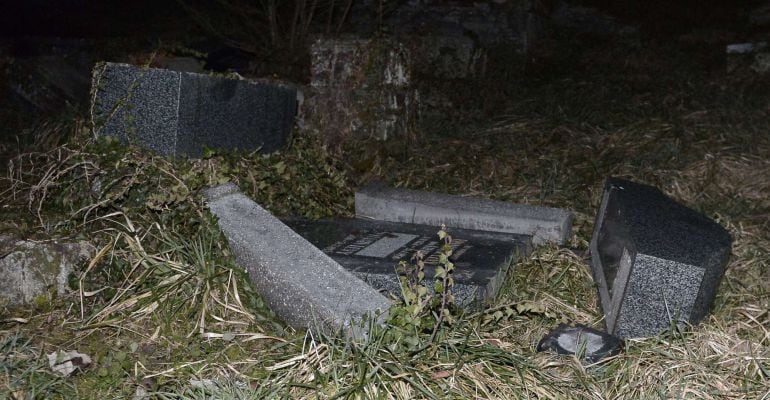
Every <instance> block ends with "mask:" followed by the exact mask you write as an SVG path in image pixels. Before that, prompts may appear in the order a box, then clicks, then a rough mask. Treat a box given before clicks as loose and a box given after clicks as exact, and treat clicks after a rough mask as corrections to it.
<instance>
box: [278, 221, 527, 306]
mask: <svg viewBox="0 0 770 400" xmlns="http://www.w3.org/2000/svg"><path fill="white" fill-rule="evenodd" d="M283 221H284V222H285V223H286V224H287V225H288V226H290V227H291V228H292V229H294V230H295V231H296V232H298V233H299V234H300V235H302V236H303V237H305V238H306V239H307V240H308V241H310V242H311V243H313V244H314V245H315V246H317V247H318V248H320V249H323V251H324V252H325V253H326V254H327V255H329V256H330V257H331V258H332V259H334V260H335V261H337V262H338V263H340V264H341V265H342V266H343V267H345V268H347V269H348V270H349V271H351V272H353V273H354V274H356V276H358V277H359V278H361V279H363V280H364V281H366V282H367V283H369V284H370V285H372V286H373V287H374V288H376V289H378V290H380V291H382V292H387V293H389V294H391V295H393V296H395V297H397V298H400V297H401V287H400V283H399V278H398V274H397V273H396V266H398V264H399V261H402V260H403V261H407V262H411V261H412V256H413V255H414V254H415V253H416V252H417V251H418V250H419V251H421V252H422V253H423V255H424V260H425V264H426V266H425V277H426V280H425V283H426V286H427V287H429V288H430V289H432V285H433V276H434V271H435V267H436V266H437V265H438V255H439V254H440V252H439V248H440V243H439V238H438V235H437V233H438V230H439V228H437V227H435V226H429V225H417V224H404V223H393V222H383V221H372V220H364V219H349V218H348V219H342V218H336V219H331V220H319V221H312V220H307V219H299V218H288V219H284V220H283ZM448 233H449V234H450V235H451V236H452V251H453V254H452V256H451V257H450V260H451V261H452V262H453V263H454V264H455V272H454V290H453V293H454V295H455V301H456V303H457V304H459V305H462V306H469V307H470V306H476V305H479V304H481V303H480V302H481V301H483V300H487V299H491V298H493V297H494V295H495V294H496V293H497V289H498V288H499V286H500V284H501V283H502V282H503V280H504V278H505V275H506V273H507V272H508V269H509V266H510V265H512V262H515V260H516V259H517V258H518V257H520V256H525V255H526V254H527V253H528V252H529V249H530V247H531V246H530V243H531V237H530V236H526V235H516V234H505V233H497V232H483V231H474V230H467V229H449V231H448Z"/></svg>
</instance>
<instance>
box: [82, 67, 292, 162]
mask: <svg viewBox="0 0 770 400" xmlns="http://www.w3.org/2000/svg"><path fill="white" fill-rule="evenodd" d="M91 92H92V98H91V102H92V110H93V113H92V116H93V123H94V126H95V127H96V128H95V132H96V133H97V135H103V136H113V137H117V138H118V139H120V140H122V141H125V142H130V143H134V144H137V145H140V146H143V147H146V148H149V149H151V150H154V151H156V152H158V153H160V154H163V155H172V156H190V157H199V156H201V154H202V152H203V148H204V146H205V147H209V148H216V149H224V150H236V149H238V150H246V151H251V150H256V149H260V150H261V151H262V152H272V151H275V150H279V149H281V148H283V147H284V146H285V145H286V142H287V137H288V134H289V131H290V130H291V128H292V125H293V123H294V115H295V113H296V106H297V91H296V89H294V88H290V87H288V86H284V85H278V84H273V83H260V82H252V81H247V80H239V79H230V78H224V77H217V76H210V75H204V74H197V73H190V72H179V71H170V70H165V69H157V68H140V67H136V66H133V65H127V64H113V63H102V64H98V65H97V66H96V67H94V71H93V79H92V88H91Z"/></svg>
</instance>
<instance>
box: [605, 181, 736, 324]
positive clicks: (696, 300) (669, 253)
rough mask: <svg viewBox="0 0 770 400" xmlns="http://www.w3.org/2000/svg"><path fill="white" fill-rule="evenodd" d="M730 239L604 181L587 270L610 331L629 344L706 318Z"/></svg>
mask: <svg viewBox="0 0 770 400" xmlns="http://www.w3.org/2000/svg"><path fill="white" fill-rule="evenodd" d="M731 242H732V239H731V237H730V235H729V234H728V232H727V231H726V230H725V229H724V228H722V227H721V226H720V225H719V224H717V223H716V222H714V221H712V220H711V219H709V218H707V217H705V216H704V215H702V214H700V213H698V212H696V211H694V210H692V209H690V208H687V207H685V206H683V205H682V204H679V203H677V202H675V201H674V200H672V199H670V198H669V197H667V196H665V195H664V194H663V193H662V192H661V191H660V190H658V189H656V188H654V187H651V186H647V185H643V184H639V183H634V182H631V181H627V180H624V179H618V178H609V179H607V181H606V182H605V187H604V195H603V198H602V203H601V208H600V210H599V213H598V214H597V217H596V224H595V226H594V233H593V238H592V239H591V264H592V270H593V277H594V281H595V282H596V285H597V288H598V291H599V298H600V299H601V306H602V309H603V310H604V316H605V319H606V325H607V331H608V332H609V333H611V334H614V335H617V336H620V337H623V338H634V337H643V336H652V335H657V334H659V333H660V332H662V331H665V330H666V329H669V328H670V327H671V326H672V325H673V324H683V323H690V324H695V323H697V322H699V321H700V320H702V319H703V318H704V317H705V316H706V315H707V314H708V312H709V309H710V307H711V305H712V304H713V302H714V297H715V296H716V292H717V288H718V287H719V282H720V280H721V279H722V275H723V274H724V271H725V266H726V264H727V261H728V258H729V256H730V249H731Z"/></svg>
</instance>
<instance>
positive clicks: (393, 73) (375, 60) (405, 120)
mask: <svg viewBox="0 0 770 400" xmlns="http://www.w3.org/2000/svg"><path fill="white" fill-rule="evenodd" d="M311 59H312V61H311V63H312V67H311V68H312V70H311V75H312V78H311V85H310V90H309V93H307V95H308V97H307V99H306V102H305V107H304V113H305V116H304V118H305V123H306V124H309V125H310V126H311V127H314V128H317V129H321V130H322V131H323V133H324V134H325V135H326V136H327V137H329V138H330V139H332V140H338V139H344V138H348V137H350V136H351V135H352V136H356V137H360V136H362V135H363V136H372V137H376V138H379V139H387V138H389V137H392V136H401V135H407V134H409V132H410V129H411V127H412V126H413V121H414V119H415V117H416V113H417V104H418V103H419V93H418V92H417V91H416V90H415V89H414V88H413V87H412V77H411V55H410V53H409V52H408V51H407V49H406V48H405V47H404V46H403V45H402V44H401V43H399V42H397V41H394V40H389V39H360V38H335V39H318V40H316V41H315V43H313V45H312V47H311Z"/></svg>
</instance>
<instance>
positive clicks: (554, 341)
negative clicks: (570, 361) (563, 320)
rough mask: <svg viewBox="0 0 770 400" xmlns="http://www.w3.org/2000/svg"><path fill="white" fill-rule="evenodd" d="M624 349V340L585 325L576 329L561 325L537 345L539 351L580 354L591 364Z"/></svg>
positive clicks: (577, 326) (575, 327) (576, 326)
mask: <svg viewBox="0 0 770 400" xmlns="http://www.w3.org/2000/svg"><path fill="white" fill-rule="evenodd" d="M622 347H623V340H622V339H620V338H619V337H617V336H614V335H610V334H609V333H606V332H602V331H599V330H596V329H593V328H590V327H588V326H585V325H581V324H578V325H575V326H574V327H572V326H568V325H564V324H561V325H559V326H558V327H556V329H554V330H553V331H551V333H549V334H547V335H546V336H545V337H544V338H543V339H541V340H540V343H538V344H537V351H546V350H551V351H555V352H556V353H557V354H568V355H573V354H580V355H582V358H583V359H585V360H587V361H589V362H596V361H599V360H601V359H602V358H604V357H608V356H614V355H615V354H618V353H619V352H620V349H621V348H622Z"/></svg>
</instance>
